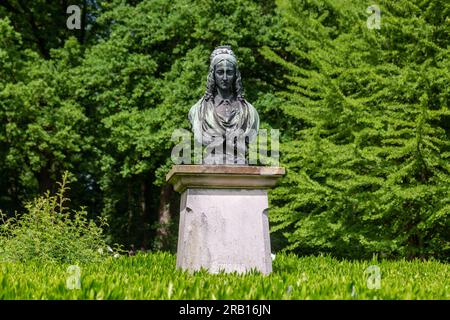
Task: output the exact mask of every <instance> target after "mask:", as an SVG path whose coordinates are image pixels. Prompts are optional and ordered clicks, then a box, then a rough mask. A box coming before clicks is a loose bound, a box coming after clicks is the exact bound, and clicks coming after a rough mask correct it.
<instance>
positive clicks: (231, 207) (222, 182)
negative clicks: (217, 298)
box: [166, 165, 285, 274]
mask: <svg viewBox="0 0 450 320" xmlns="http://www.w3.org/2000/svg"><path fill="white" fill-rule="evenodd" d="M284 172H285V171H284V168H279V167H256V166H238V165H175V166H173V168H172V170H171V171H170V172H169V173H168V174H167V177H166V179H167V181H168V182H169V183H171V184H173V185H174V189H175V191H178V192H180V193H181V194H182V195H181V205H180V228H179V233H178V250H177V267H178V268H182V269H185V270H190V271H195V270H199V269H200V268H204V269H208V270H209V272H211V273H217V272H220V271H221V270H223V271H225V272H235V271H236V272H246V271H250V270H251V269H256V270H258V271H260V272H262V273H263V274H268V273H270V272H271V271H272V259H271V251H270V237H269V220H268V199H267V189H268V188H270V187H272V186H274V185H275V183H276V182H277V180H278V179H279V178H280V177H281V176H282V175H283V174H284Z"/></svg>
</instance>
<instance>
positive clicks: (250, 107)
mask: <svg viewBox="0 0 450 320" xmlns="http://www.w3.org/2000/svg"><path fill="white" fill-rule="evenodd" d="M241 103H242V104H245V105H247V107H248V109H249V110H251V111H255V112H256V108H255V107H254V106H253V105H252V104H251V103H250V102H248V101H247V100H246V99H244V100H242V101H241Z"/></svg>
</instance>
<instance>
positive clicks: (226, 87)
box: [189, 46, 259, 164]
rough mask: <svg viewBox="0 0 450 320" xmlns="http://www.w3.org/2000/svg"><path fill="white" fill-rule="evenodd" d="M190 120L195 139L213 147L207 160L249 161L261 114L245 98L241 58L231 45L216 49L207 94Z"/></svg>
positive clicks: (216, 162) (196, 106) (211, 161)
mask: <svg viewBox="0 0 450 320" xmlns="http://www.w3.org/2000/svg"><path fill="white" fill-rule="evenodd" d="M189 120H190V122H191V125H192V129H193V131H194V137H195V139H196V140H197V141H198V142H201V144H202V145H203V146H206V147H207V149H208V150H209V151H207V152H206V156H205V157H203V163H205V164H222V163H223V164H244V163H248V161H247V157H246V150H247V149H248V148H247V147H248V143H249V142H251V141H253V140H254V139H255V138H256V134H257V131H258V128H259V116H258V112H257V111H256V109H255V108H254V107H253V106H252V105H251V104H250V103H248V102H247V101H246V100H245V99H244V96H243V88H242V80H241V74H240V72H239V69H238V65H237V59H236V57H235V55H234V53H233V51H232V50H231V48H230V47H229V46H220V47H217V48H216V49H215V50H214V51H213V52H212V54H211V57H210V65H209V73H208V79H207V83H206V93H205V95H204V96H203V97H202V98H201V99H200V100H199V101H198V102H197V103H196V104H195V105H193V106H192V107H191V110H190V111H189ZM241 142H242V143H241Z"/></svg>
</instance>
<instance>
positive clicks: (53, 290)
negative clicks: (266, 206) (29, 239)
mask: <svg viewBox="0 0 450 320" xmlns="http://www.w3.org/2000/svg"><path fill="white" fill-rule="evenodd" d="M371 265H376V266H377V267H378V268H379V270H380V273H381V276H380V282H379V289H376V288H373V287H374V285H375V286H376V282H374V281H373V279H375V278H374V274H373V273H370V272H369V273H368V272H366V270H367V268H368V267H369V266H371ZM68 267H69V265H68V264H67V265H59V264H54V263H38V262H30V263H26V264H21V263H16V262H14V263H13V262H2V263H0V299H450V294H449V289H450V288H449V278H450V277H449V275H450V274H449V265H448V264H446V263H441V262H436V261H427V262H424V261H404V260H399V261H339V260H336V259H333V258H331V257H327V256H325V257H323V256H320V257H301V258H298V257H296V256H293V255H289V256H287V255H277V257H276V259H275V261H274V263H273V268H274V271H273V273H272V274H271V275H269V276H262V275H260V274H258V273H250V274H247V275H237V274H218V275H209V274H207V273H206V272H203V271H202V272H196V273H195V274H189V273H187V272H181V271H179V270H176V269H175V256H174V255H172V254H169V253H152V254H139V255H137V256H134V257H126V256H123V257H119V258H108V259H107V260H105V261H104V262H103V263H100V264H84V265H79V271H80V272H81V277H80V279H81V280H80V283H81V288H80V289H72V290H70V289H68V288H67V285H66V281H67V278H68V277H74V275H73V273H72V271H70V272H68V271H67V269H68ZM369 287H372V289H370V288H369Z"/></svg>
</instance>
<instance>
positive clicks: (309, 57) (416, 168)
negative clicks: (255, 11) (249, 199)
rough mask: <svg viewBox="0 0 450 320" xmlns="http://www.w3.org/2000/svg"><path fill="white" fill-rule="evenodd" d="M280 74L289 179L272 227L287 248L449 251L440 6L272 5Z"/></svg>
mask: <svg viewBox="0 0 450 320" xmlns="http://www.w3.org/2000/svg"><path fill="white" fill-rule="evenodd" d="M277 3H278V13H279V14H280V15H281V16H282V20H281V25H280V29H281V30H283V31H284V32H285V34H287V35H288V36H286V37H285V40H286V41H287V42H288V45H287V46H284V48H283V49H270V48H268V47H266V48H264V49H263V53H264V55H265V56H266V57H267V58H268V59H270V60H272V61H274V62H277V63H278V64H279V65H280V66H282V67H284V68H285V70H286V71H287V72H288V75H287V77H286V82H285V85H286V87H287V90H285V91H284V92H283V93H281V95H280V96H281V97H282V98H283V99H284V102H283V103H281V104H280V105H279V109H280V111H281V113H282V117H287V118H288V119H291V120H292V121H291V122H292V123H295V125H293V126H291V127H290V128H286V129H285V131H284V133H283V132H282V133H283V134H284V139H285V142H284V143H283V144H282V150H281V151H282V164H283V165H285V166H286V167H287V168H288V174H287V177H286V179H284V181H283V183H282V185H281V186H280V187H279V188H277V189H276V190H275V191H274V192H273V196H272V199H271V202H272V205H273V206H274V207H275V208H276V209H275V210H272V221H273V222H274V223H275V224H276V226H275V227H274V228H273V231H275V232H280V233H283V235H284V237H285V238H286V239H287V241H288V243H289V247H288V248H289V249H292V250H296V251H297V252H300V253H303V254H305V253H316V252H318V251H320V252H331V253H333V254H335V255H337V256H345V257H369V256H371V255H372V254H373V253H379V254H380V255H382V256H389V257H392V256H407V257H418V256H420V257H429V256H434V257H439V258H448V257H449V256H450V255H449V253H450V252H449V249H450V247H449V241H450V237H449V236H450V235H449V232H450V225H449V222H450V216H449V215H450V212H449V211H450V161H449V160H450V152H449V151H450V142H449V134H450V132H449V123H450V112H449V108H448V106H449V96H450V89H449V86H448V80H449V78H448V74H449V66H450V59H449V57H450V55H449V53H450V52H449V41H448V39H449V38H448V24H447V26H445V24H443V22H444V21H445V17H446V16H447V17H448V13H449V10H450V7H449V4H448V3H447V2H445V1H422V2H420V3H419V4H416V2H415V1H408V0H402V1H395V2H391V1H382V2H381V3H380V4H379V8H380V9H381V21H380V22H381V23H380V29H376V28H374V29H370V28H368V24H367V20H368V17H369V15H370V14H368V13H366V9H367V7H368V3H367V2H366V1H351V2H350V1H318V0H307V1H301V2H300V1H278V2H277Z"/></svg>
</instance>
